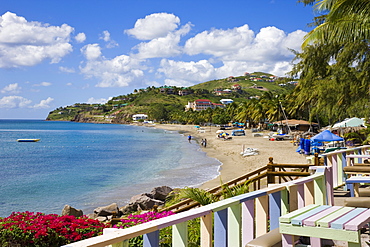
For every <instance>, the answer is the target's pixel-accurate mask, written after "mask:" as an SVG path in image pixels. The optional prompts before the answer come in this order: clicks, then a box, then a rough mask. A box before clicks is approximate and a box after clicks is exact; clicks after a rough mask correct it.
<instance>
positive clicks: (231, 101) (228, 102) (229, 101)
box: [220, 99, 234, 105]
mask: <svg viewBox="0 0 370 247" xmlns="http://www.w3.org/2000/svg"><path fill="white" fill-rule="evenodd" d="M220 102H221V104H223V105H227V104H231V103H233V102H234V100H232V99H222V100H220Z"/></svg>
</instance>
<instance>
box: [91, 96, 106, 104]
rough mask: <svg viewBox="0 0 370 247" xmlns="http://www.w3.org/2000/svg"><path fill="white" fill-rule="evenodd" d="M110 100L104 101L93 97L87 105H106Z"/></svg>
mask: <svg viewBox="0 0 370 247" xmlns="http://www.w3.org/2000/svg"><path fill="white" fill-rule="evenodd" d="M108 100H109V99H104V98H100V99H95V98H94V97H91V98H89V99H88V100H87V103H88V104H105V103H107V102H108Z"/></svg>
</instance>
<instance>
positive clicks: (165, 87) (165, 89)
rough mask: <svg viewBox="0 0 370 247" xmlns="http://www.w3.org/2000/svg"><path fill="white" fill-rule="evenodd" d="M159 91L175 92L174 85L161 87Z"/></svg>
mask: <svg viewBox="0 0 370 247" xmlns="http://www.w3.org/2000/svg"><path fill="white" fill-rule="evenodd" d="M159 92H160V93H165V94H174V93H175V90H174V89H173V88H172V87H167V86H164V87H161V88H160V89H159Z"/></svg>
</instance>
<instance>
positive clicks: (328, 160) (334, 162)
mask: <svg viewBox="0 0 370 247" xmlns="http://www.w3.org/2000/svg"><path fill="white" fill-rule="evenodd" d="M368 152H370V145H366V146H361V147H357V148H351V149H340V150H337V151H334V152H330V153H327V154H322V155H321V156H322V157H323V158H324V165H325V166H331V167H333V186H334V188H336V187H339V186H343V185H344V184H345V182H346V176H345V174H344V172H343V168H344V167H345V166H346V165H347V155H352V154H354V155H361V154H367V153H368ZM361 161H362V160H361V159H360V158H355V162H356V163H360V162H361Z"/></svg>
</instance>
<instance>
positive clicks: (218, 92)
mask: <svg viewBox="0 0 370 247" xmlns="http://www.w3.org/2000/svg"><path fill="white" fill-rule="evenodd" d="M230 93H232V90H230V89H224V90H217V91H215V92H214V94H216V95H219V96H220V95H226V94H230Z"/></svg>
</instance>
